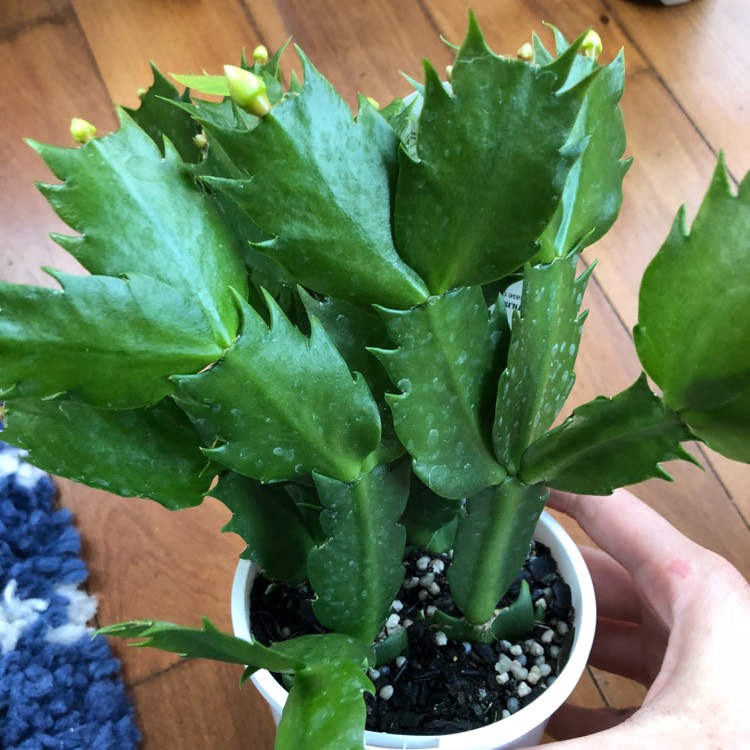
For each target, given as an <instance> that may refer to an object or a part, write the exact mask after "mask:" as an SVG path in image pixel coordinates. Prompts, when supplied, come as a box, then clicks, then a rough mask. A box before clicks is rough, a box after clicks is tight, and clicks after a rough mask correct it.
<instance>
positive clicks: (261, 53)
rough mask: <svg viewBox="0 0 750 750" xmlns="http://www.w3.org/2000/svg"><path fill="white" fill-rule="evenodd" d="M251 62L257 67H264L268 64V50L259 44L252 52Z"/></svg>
mask: <svg viewBox="0 0 750 750" xmlns="http://www.w3.org/2000/svg"><path fill="white" fill-rule="evenodd" d="M253 60H254V61H255V62H256V64H258V65H265V64H266V63H267V62H268V50H267V49H266V48H265V46H264V45H262V44H259V45H258V46H257V47H256V48H255V49H254V50H253Z"/></svg>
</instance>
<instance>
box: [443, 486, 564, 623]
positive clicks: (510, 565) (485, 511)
mask: <svg viewBox="0 0 750 750" xmlns="http://www.w3.org/2000/svg"><path fill="white" fill-rule="evenodd" d="M548 494H549V492H548V490H547V488H546V487H545V486H544V485H543V484H534V485H531V486H529V485H526V484H524V483H523V482H519V481H518V479H516V478H515V477H508V478H507V479H506V480H505V481H504V482H503V483H502V484H500V485H498V486H496V487H488V488H487V489H486V490H483V491H482V492H480V493H478V494H477V495H475V496H474V497H471V498H469V499H468V500H467V502H466V513H465V514H464V515H463V516H461V517H460V518H459V521H458V531H457V533H456V543H455V547H454V552H453V562H452V563H451V566H450V568H448V582H449V583H450V587H451V593H452V594H453V600H454V601H455V602H456V605H457V606H458V608H459V609H460V610H461V612H463V614H464V616H465V617H466V619H467V620H468V621H469V622H471V623H474V624H476V625H483V624H485V623H488V626H489V621H490V620H491V618H492V616H493V613H494V611H495V608H496V607H497V605H498V603H499V602H500V600H501V599H502V597H503V595H504V594H505V592H506V591H507V590H508V589H509V588H510V585H511V584H512V583H513V579H514V578H515V576H516V574H517V573H518V571H519V570H520V569H521V566H522V565H523V562H524V560H525V559H526V557H527V556H528V554H529V544H530V542H531V539H532V537H533V535H534V529H535V528H536V524H537V521H538V520H539V516H540V515H541V514H542V511H543V510H544V504H545V503H546V501H547V497H548Z"/></svg>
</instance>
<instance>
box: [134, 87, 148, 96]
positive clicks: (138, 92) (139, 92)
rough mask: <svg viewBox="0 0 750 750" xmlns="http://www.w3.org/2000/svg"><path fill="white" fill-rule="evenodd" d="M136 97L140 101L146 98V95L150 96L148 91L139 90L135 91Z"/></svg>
mask: <svg viewBox="0 0 750 750" xmlns="http://www.w3.org/2000/svg"><path fill="white" fill-rule="evenodd" d="M135 93H136V95H137V96H138V98H139V99H143V98H145V96H146V94H148V90H147V89H144V88H139V89H136V90H135Z"/></svg>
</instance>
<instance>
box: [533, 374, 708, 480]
mask: <svg viewBox="0 0 750 750" xmlns="http://www.w3.org/2000/svg"><path fill="white" fill-rule="evenodd" d="M692 438H693V435H692V434H691V432H690V430H689V429H688V428H687V426H686V425H684V424H683V423H682V422H681V421H680V420H679V418H678V417H677V415H675V414H674V412H672V411H671V410H670V409H669V408H668V407H667V406H666V405H665V404H664V402H663V401H662V400H661V399H660V398H659V397H658V396H656V395H654V394H653V393H652V392H651V390H650V389H649V387H648V383H647V381H646V377H645V376H643V375H642V376H641V377H640V378H638V380H637V381H636V382H635V383H634V384H633V385H631V386H630V388H628V389H627V390H624V391H622V392H621V393H618V394H617V395H616V396H614V397H613V398H605V397H603V396H600V397H598V398H595V399H594V400H593V401H589V402H588V403H587V404H584V405H583V406H580V407H579V408H578V409H576V410H575V411H574V412H573V414H572V415H571V416H570V417H568V419H566V420H565V422H563V423H562V424H561V425H560V426H559V427H556V428H555V429H554V430H552V431H551V432H549V433H547V434H546V435H544V436H543V437H542V438H540V439H539V440H537V441H536V442H535V443H534V444H532V445H531V446H530V447H529V448H528V450H527V451H526V452H525V453H524V455H523V458H522V461H521V475H520V476H521V479H523V480H524V481H525V482H539V481H544V482H545V483H546V484H548V485H549V486H550V487H555V488H556V489H560V490H567V491H568V492H579V493H584V494H590V495H608V494H609V493H611V492H613V491H614V490H615V489H616V488H617V487H624V486H626V485H629V484H635V483H636V482H643V481H645V480H646V479H650V478H652V477H660V478H662V479H671V477H670V476H669V474H667V472H666V471H665V470H664V469H662V467H661V466H660V464H661V462H662V461H670V460H672V459H684V460H688V461H693V462H694V459H693V458H692V457H691V456H690V454H688V453H687V452H686V451H685V450H684V449H683V448H682V446H681V445H680V443H682V442H685V441H686V440H691V439H692Z"/></svg>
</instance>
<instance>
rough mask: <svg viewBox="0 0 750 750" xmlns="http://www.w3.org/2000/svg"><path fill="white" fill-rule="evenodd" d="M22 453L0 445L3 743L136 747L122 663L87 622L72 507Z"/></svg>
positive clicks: (89, 599) (76, 749) (6, 748)
mask: <svg viewBox="0 0 750 750" xmlns="http://www.w3.org/2000/svg"><path fill="white" fill-rule="evenodd" d="M22 456H23V454H22V453H21V452H19V451H18V450H17V449H16V448H12V447H10V446H8V445H6V444H5V443H2V442H0V749H1V750H47V749H49V748H52V749H54V750H134V749H135V748H137V747H138V745H139V742H140V734H139V731H138V729H137V727H136V724H135V720H134V713H133V709H132V707H131V705H130V703H129V702H128V699H127V697H126V694H125V690H124V687H123V684H122V680H121V677H120V664H119V662H118V660H117V659H115V658H114V657H113V656H112V653H111V651H110V649H109V645H108V643H107V641H106V639H104V638H95V639H92V638H91V632H92V628H90V627H88V626H87V623H88V622H89V621H90V620H91V618H92V617H93V616H94V614H95V613H96V599H95V598H94V597H93V596H89V595H88V594H87V593H86V592H85V591H84V590H82V589H81V588H80V587H81V584H82V583H83V582H84V581H85V579H86V576H87V570H86V566H85V564H84V562H83V561H82V560H81V542H80V537H79V535H78V532H77V531H76V529H75V528H74V527H73V525H72V514H71V513H70V511H68V510H56V509H55V488H54V486H53V484H52V481H51V480H50V478H49V477H48V476H47V475H46V474H44V473H43V472H41V471H39V470H38V469H36V468H34V467H32V466H30V465H29V464H27V463H25V462H24V461H23V458H22Z"/></svg>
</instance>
